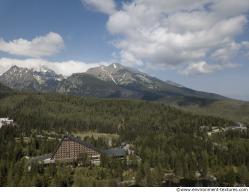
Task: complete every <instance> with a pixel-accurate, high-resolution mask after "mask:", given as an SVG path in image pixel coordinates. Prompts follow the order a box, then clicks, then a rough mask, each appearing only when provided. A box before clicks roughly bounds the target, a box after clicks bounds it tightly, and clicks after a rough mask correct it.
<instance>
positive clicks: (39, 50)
mask: <svg viewBox="0 0 249 192" xmlns="http://www.w3.org/2000/svg"><path fill="white" fill-rule="evenodd" d="M63 47H64V41H63V38H62V37H61V36H60V35H59V34H57V33H54V32H50V33H48V34H46V35H45V36H39V37H35V38H34V39H32V40H30V41H29V40H26V39H15V40H12V41H9V42H6V41H5V40H4V39H0V51H2V52H6V53H9V54H12V55H20V56H27V57H35V58H39V57H44V56H50V55H54V54H56V53H58V52H59V51H60V50H61V49H62V48H63Z"/></svg>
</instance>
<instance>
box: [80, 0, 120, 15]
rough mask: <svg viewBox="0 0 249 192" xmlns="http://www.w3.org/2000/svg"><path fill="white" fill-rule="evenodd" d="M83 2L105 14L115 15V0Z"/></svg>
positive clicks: (89, 0) (82, 0)
mask: <svg viewBox="0 0 249 192" xmlns="http://www.w3.org/2000/svg"><path fill="white" fill-rule="evenodd" d="M81 2H82V3H83V4H86V5H87V6H89V7H90V8H93V9H95V10H97V11H100V12H102V13H105V14H113V13H114V12H115V11H116V6H115V2H114V0H104V1H103V0H81Z"/></svg>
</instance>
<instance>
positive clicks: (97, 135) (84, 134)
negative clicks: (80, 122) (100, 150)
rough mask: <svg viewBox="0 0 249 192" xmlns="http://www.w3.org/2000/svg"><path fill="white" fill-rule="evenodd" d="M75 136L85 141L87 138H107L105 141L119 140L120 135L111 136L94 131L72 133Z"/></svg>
mask: <svg viewBox="0 0 249 192" xmlns="http://www.w3.org/2000/svg"><path fill="white" fill-rule="evenodd" d="M72 134H73V135H74V136H78V137H80V138H81V139H84V138H85V137H93V138H94V139H98V138H100V137H101V138H105V139H108V140H109V139H118V138H119V135H118V134H110V133H98V132H93V131H87V132H74V133H72Z"/></svg>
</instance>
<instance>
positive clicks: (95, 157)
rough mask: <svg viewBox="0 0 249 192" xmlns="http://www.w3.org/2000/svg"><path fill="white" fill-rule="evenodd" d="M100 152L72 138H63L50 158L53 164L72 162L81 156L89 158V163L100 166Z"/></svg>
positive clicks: (78, 139)
mask: <svg viewBox="0 0 249 192" xmlns="http://www.w3.org/2000/svg"><path fill="white" fill-rule="evenodd" d="M101 154H102V152H101V151H100V150H99V149H97V148H95V147H94V146H92V145H90V144H88V143H86V142H84V141H82V140H81V139H80V138H77V137H73V136H64V137H63V139H62V140H61V142H60V143H59V145H58V147H57V148H56V150H55V151H54V153H53V154H52V156H51V160H54V161H55V162H58V161H63V162H72V161H75V160H78V159H80V158H81V157H83V156H86V157H87V158H89V160H90V161H91V163H93V164H100V156H101Z"/></svg>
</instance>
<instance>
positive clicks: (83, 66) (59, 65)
mask: <svg viewBox="0 0 249 192" xmlns="http://www.w3.org/2000/svg"><path fill="white" fill-rule="evenodd" d="M13 65H16V66H19V67H26V68H33V69H36V70H39V68H40V67H41V66H46V67H47V68H49V69H52V70H54V71H55V72H56V73H58V74H62V75H65V76H69V75H71V74H72V73H79V72H85V71H86V70H87V69H89V68H91V67H96V66H99V65H108V63H106V62H99V63H85V62H81V61H74V60H70V61H62V62H59V61H58V62H57V61H55V62H52V61H47V60H44V59H11V58H1V59H0V74H2V73H4V72H5V71H7V70H8V69H9V68H10V67H11V66H13Z"/></svg>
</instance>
